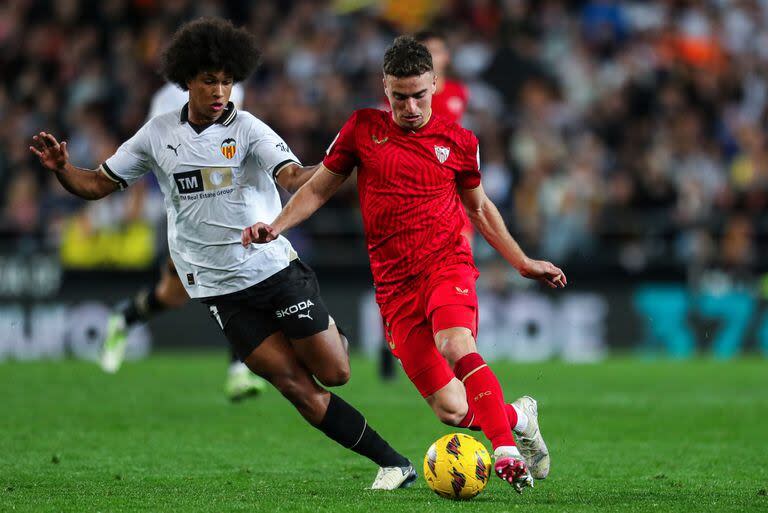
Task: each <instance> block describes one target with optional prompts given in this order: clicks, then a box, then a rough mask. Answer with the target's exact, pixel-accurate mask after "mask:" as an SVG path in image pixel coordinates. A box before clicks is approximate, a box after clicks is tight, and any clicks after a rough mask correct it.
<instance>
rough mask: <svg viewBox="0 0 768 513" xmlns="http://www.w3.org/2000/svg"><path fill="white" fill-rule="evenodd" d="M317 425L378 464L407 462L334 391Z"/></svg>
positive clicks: (402, 465)
mask: <svg viewBox="0 0 768 513" xmlns="http://www.w3.org/2000/svg"><path fill="white" fill-rule="evenodd" d="M317 428H318V429H319V430H320V431H322V432H323V433H325V435H326V436H327V437H328V438H330V439H331V440H333V441H335V442H336V443H338V444H339V445H341V446H343V447H346V448H347V449H351V450H353V451H355V452H356V453H357V454H360V455H362V456H365V457H366V458H368V459H369V460H371V461H373V462H374V463H376V464H377V465H378V466H380V467H405V466H407V465H409V464H410V462H409V461H408V458H406V457H405V456H403V455H402V454H400V453H399V452H397V451H396V450H394V449H393V448H392V447H391V446H390V445H389V444H388V443H387V442H386V440H384V439H383V438H381V436H379V434H378V433H377V432H376V431H375V430H374V429H373V428H372V427H371V426H369V425H368V422H367V421H366V420H365V417H363V415H362V414H361V413H360V412H359V411H357V410H356V409H355V408H354V407H352V406H350V405H349V404H348V403H347V402H346V401H344V399H342V398H341V397H339V396H337V395H335V394H333V393H332V394H331V401H330V402H329V403H328V411H326V412H325V417H323V421H322V422H320V425H319V426H317Z"/></svg>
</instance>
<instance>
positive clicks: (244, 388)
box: [224, 362, 267, 402]
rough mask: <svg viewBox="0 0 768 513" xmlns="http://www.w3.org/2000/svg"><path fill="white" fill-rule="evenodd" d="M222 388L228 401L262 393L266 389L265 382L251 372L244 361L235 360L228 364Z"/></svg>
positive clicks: (236, 400) (235, 400)
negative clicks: (225, 379)
mask: <svg viewBox="0 0 768 513" xmlns="http://www.w3.org/2000/svg"><path fill="white" fill-rule="evenodd" d="M224 389H225V391H226V393H227V397H229V400H230V401H232V402H238V401H241V400H243V399H245V398H246V397H251V396H254V395H258V394H260V393H262V392H263V391H264V390H266V389H267V382H266V381H264V379H262V378H260V377H259V376H257V375H256V374H254V373H252V372H251V369H249V368H248V367H247V366H246V365H245V364H244V363H242V362H235V363H233V364H232V365H230V366H229V371H227V381H226V383H225V384H224Z"/></svg>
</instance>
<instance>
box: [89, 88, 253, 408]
mask: <svg viewBox="0 0 768 513" xmlns="http://www.w3.org/2000/svg"><path fill="white" fill-rule="evenodd" d="M244 95H245V91H244V90H243V86H242V84H233V85H232V94H231V95H230V97H229V100H230V101H231V102H232V103H233V104H234V106H235V108H237V109H240V108H241V107H242V105H243V97H244ZM188 99H189V93H188V92H187V91H185V90H184V89H182V88H181V87H179V86H178V85H176V84H173V83H171V82H166V84H165V85H164V86H163V87H161V88H160V89H158V90H157V92H156V93H155V94H154V95H153V96H152V101H151V103H150V108H149V116H147V121H149V120H150V119H152V118H154V117H155V116H159V115H160V114H165V113H166V112H171V111H173V110H178V109H181V108H182V107H183V106H184V104H186V103H187V100H188ZM188 300H189V296H188V295H187V291H186V290H185V289H184V285H182V283H181V281H180V280H179V277H178V274H177V273H176V269H175V268H174V267H173V260H171V258H170V257H169V258H168V259H167V262H166V263H165V264H164V265H163V266H162V267H161V270H160V280H158V282H157V283H156V284H154V286H153V287H152V288H149V289H148V288H142V289H141V290H139V291H138V292H137V293H136V294H134V295H133V296H132V297H130V298H128V299H126V300H124V301H121V302H119V303H118V304H117V306H116V307H115V309H114V310H113V312H112V314H111V315H110V316H109V320H108V322H107V333H106V336H105V337H104V342H103V344H102V348H101V357H100V364H101V368H102V369H103V370H104V371H105V372H109V373H115V372H117V371H118V370H119V369H120V366H121V365H122V363H123V360H124V358H125V349H126V346H127V342H128V330H129V329H130V328H131V326H133V325H136V324H139V323H142V322H147V321H149V320H150V319H152V318H153V317H155V316H156V315H158V314H160V313H162V312H164V311H166V310H172V309H176V308H180V307H181V306H183V305H184V304H186V303H187V301H188ZM229 356H230V363H229V367H228V368H227V376H226V380H225V382H224V391H225V393H226V394H227V397H229V399H230V400H231V401H233V402H236V401H240V400H241V399H244V398H246V397H249V396H252V395H256V394H259V393H261V392H263V391H264V390H266V388H267V382H266V381H265V380H263V379H262V378H260V377H259V376H257V375H256V374H254V373H252V372H251V371H250V369H248V367H247V366H246V365H245V364H244V363H243V362H241V361H240V358H239V357H238V356H237V353H236V352H235V350H234V349H233V348H232V347H231V346H230V355H229Z"/></svg>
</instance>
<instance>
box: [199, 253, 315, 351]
mask: <svg viewBox="0 0 768 513" xmlns="http://www.w3.org/2000/svg"><path fill="white" fill-rule="evenodd" d="M203 303H205V304H206V305H208V309H209V310H210V312H211V317H212V318H213V319H214V320H215V321H216V323H217V324H218V325H219V327H220V328H221V329H222V330H223V331H224V335H225V336H226V337H227V340H229V343H230V344H232V347H233V348H234V349H235V352H236V353H237V355H238V357H239V358H240V359H241V360H245V358H247V357H248V355H250V354H251V352H253V350H254V349H256V348H257V347H258V346H259V344H261V343H262V342H263V341H264V340H265V339H266V338H267V337H269V336H270V335H272V334H273V333H277V332H278V331H282V332H283V333H284V334H285V335H286V336H287V337H288V338H291V339H300V338H306V337H310V336H312V335H315V334H317V333H320V332H323V331H325V330H327V329H328V326H329V321H330V318H329V316H328V309H327V308H326V307H325V304H324V303H323V300H322V298H321V297H320V286H319V285H318V283H317V277H316V276H315V272H314V271H313V270H312V269H311V268H310V267H309V266H308V265H306V264H305V263H304V262H302V261H301V260H299V259H296V260H293V261H292V262H291V263H290V265H289V266H288V267H286V268H285V269H283V270H282V271H280V272H278V273H277V274H274V275H272V276H270V277H269V278H267V279H266V280H264V281H262V282H260V283H257V284H256V285H253V286H251V287H248V288H247V289H245V290H241V291H239V292H234V293H232V294H227V295H224V296H216V297H211V298H206V299H203Z"/></svg>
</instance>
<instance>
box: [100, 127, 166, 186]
mask: <svg viewBox="0 0 768 513" xmlns="http://www.w3.org/2000/svg"><path fill="white" fill-rule="evenodd" d="M147 127H148V124H147V125H144V126H143V127H141V129H140V130H139V131H138V132H136V134H135V135H134V136H133V137H131V138H130V139H128V140H127V141H125V142H124V143H123V144H122V145H120V147H119V148H118V149H117V152H115V154H114V155H112V156H111V157H109V158H108V159H107V160H106V161H105V162H104V163H103V164H102V165H101V169H102V170H103V171H104V174H106V175H107V177H109V178H110V179H111V180H113V181H114V182H117V184H118V185H119V186H120V188H121V189H125V188H126V187H128V186H129V185H131V184H133V183H135V182H136V181H137V180H138V179H139V178H141V177H142V176H144V175H145V174H147V173H149V172H150V171H152V167H153V166H152V162H153V158H152V153H151V149H150V141H149V136H148V132H149V129H148V128H147Z"/></svg>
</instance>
